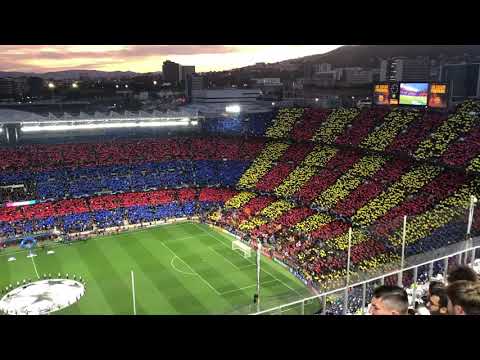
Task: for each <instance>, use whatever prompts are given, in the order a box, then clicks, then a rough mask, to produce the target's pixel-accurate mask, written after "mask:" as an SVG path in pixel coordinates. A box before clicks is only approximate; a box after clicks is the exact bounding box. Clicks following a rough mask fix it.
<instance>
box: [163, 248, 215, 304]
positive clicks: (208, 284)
mask: <svg viewBox="0 0 480 360" xmlns="http://www.w3.org/2000/svg"><path fill="white" fill-rule="evenodd" d="M160 243H161V244H162V245H163V246H164V247H165V248H166V249H167V250H168V251H170V252H171V253H172V254H173V255H174V256H176V257H177V258H178V259H179V260H180V261H182V262H183V263H184V264H185V265H187V266H188V268H189V269H190V270H191V271H192V272H193V273H195V275H197V276H198V277H199V278H200V279H201V280H202V281H203V282H204V283H205V284H206V285H207V286H208V287H209V288H210V289H212V290H213V291H214V292H215V294H217V295H219V296H220V295H221V294H220V292H219V291H218V290H217V289H215V288H214V287H213V286H212V285H211V284H210V283H209V282H208V281H207V280H205V279H204V278H203V277H202V275H200V274H199V273H197V272H196V271H195V270H193V269H192V267H191V266H190V265H188V264H187V263H186V262H185V261H184V260H183V259H182V258H181V257H180V256H178V255H177V254H176V253H175V251H173V250H172V249H170V248H169V247H168V246H167V245H165V244H164V243H163V241H161V242H160Z"/></svg>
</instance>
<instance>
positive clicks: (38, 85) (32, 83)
mask: <svg viewBox="0 0 480 360" xmlns="http://www.w3.org/2000/svg"><path fill="white" fill-rule="evenodd" d="M27 84H28V89H29V95H30V96H32V97H39V96H40V95H42V92H43V90H44V81H43V79H42V78H39V77H30V78H28V79H27Z"/></svg>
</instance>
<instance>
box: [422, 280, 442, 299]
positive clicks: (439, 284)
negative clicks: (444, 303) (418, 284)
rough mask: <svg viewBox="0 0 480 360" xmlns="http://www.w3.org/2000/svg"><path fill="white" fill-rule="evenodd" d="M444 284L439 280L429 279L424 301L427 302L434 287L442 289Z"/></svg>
mask: <svg viewBox="0 0 480 360" xmlns="http://www.w3.org/2000/svg"><path fill="white" fill-rule="evenodd" d="M444 288H445V284H444V283H442V282H441V281H430V284H429V285H428V293H427V294H426V297H425V299H424V301H425V303H427V302H428V301H429V300H430V296H431V295H432V292H433V291H435V289H444Z"/></svg>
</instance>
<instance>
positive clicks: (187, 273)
mask: <svg viewBox="0 0 480 360" xmlns="http://www.w3.org/2000/svg"><path fill="white" fill-rule="evenodd" d="M176 258H177V256H174V257H173V258H172V261H170V266H171V267H172V268H173V269H174V270H176V271H178V272H179V273H182V274H185V275H194V276H196V275H197V274H196V273H189V272H186V271H182V270H180V269H178V268H177V267H176V266H175V265H174V263H173V261H174V260H175V259H176Z"/></svg>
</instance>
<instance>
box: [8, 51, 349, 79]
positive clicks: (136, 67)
mask: <svg viewBox="0 0 480 360" xmlns="http://www.w3.org/2000/svg"><path fill="white" fill-rule="evenodd" d="M339 46H341V45H0V71H23V72H48V71H62V70H80V69H82V70H103V71H135V72H140V73H144V72H153V71H161V70H162V63H163V61H165V60H167V59H168V60H172V61H175V62H178V63H180V64H182V65H195V66H196V71H197V72H204V71H215V70H228V69H232V68H237V67H242V66H248V65H253V64H255V63H256V62H267V63H272V62H277V61H282V60H287V59H293V58H297V57H302V56H308V55H314V54H322V53H325V52H328V51H331V50H333V49H335V48H337V47H339Z"/></svg>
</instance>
